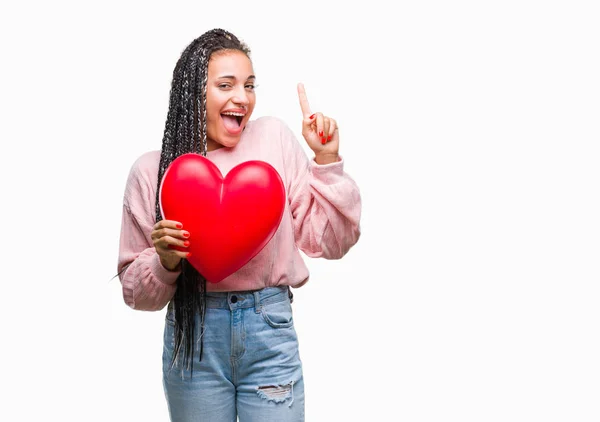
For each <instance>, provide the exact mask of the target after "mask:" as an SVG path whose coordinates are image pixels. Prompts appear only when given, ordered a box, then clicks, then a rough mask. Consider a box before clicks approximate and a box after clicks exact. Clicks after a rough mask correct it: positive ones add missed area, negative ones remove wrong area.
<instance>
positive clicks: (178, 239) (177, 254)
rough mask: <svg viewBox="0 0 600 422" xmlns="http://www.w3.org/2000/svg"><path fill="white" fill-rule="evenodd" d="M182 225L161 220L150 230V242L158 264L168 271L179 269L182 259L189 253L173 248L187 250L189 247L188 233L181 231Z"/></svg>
mask: <svg viewBox="0 0 600 422" xmlns="http://www.w3.org/2000/svg"><path fill="white" fill-rule="evenodd" d="M182 229H183V224H181V223H180V222H178V221H173V220H161V221H159V222H158V223H156V224H155V225H154V227H153V228H152V234H151V237H152V242H153V243H154V248H155V249H156V253H158V256H159V257H160V263H161V264H162V266H163V267H165V268H166V269H167V270H169V271H175V270H177V269H179V264H180V262H181V259H182V258H187V257H189V256H190V253H189V252H182V251H179V250H177V249H174V248H173V247H175V246H180V247H182V248H187V247H188V246H190V242H189V240H187V239H188V238H189V237H190V233H189V232H187V231H185V230H182Z"/></svg>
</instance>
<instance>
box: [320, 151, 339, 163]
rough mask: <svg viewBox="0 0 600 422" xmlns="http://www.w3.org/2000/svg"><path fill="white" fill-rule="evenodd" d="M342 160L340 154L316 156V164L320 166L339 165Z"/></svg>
mask: <svg viewBox="0 0 600 422" xmlns="http://www.w3.org/2000/svg"><path fill="white" fill-rule="evenodd" d="M339 160H340V156H339V154H335V153H328V154H315V162H316V163H317V164H319V165H325V164H331V163H337V162H338V161H339Z"/></svg>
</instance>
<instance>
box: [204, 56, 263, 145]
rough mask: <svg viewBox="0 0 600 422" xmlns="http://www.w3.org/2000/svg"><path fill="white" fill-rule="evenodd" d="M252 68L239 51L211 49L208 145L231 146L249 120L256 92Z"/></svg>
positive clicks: (207, 113) (207, 114)
mask: <svg viewBox="0 0 600 422" xmlns="http://www.w3.org/2000/svg"><path fill="white" fill-rule="evenodd" d="M255 79H256V78H255V76H254V70H253V68H252V63H251V62H250V59H249V58H248V56H246V55H245V54H244V53H243V52H241V51H235V50H223V51H218V52H216V53H213V54H212V56H211V57H210V60H209V62H208V78H207V81H206V135H207V136H206V137H207V140H206V142H207V149H208V151H212V150H215V149H218V148H221V147H228V148H231V147H234V146H236V145H237V143H238V142H239V141H240V137H241V135H242V131H243V130H244V128H245V127H246V124H247V123H248V121H249V120H250V116H251V115H252V111H253V110H254V105H255V104H256V95H255V93H254V83H255V82H254V81H255Z"/></svg>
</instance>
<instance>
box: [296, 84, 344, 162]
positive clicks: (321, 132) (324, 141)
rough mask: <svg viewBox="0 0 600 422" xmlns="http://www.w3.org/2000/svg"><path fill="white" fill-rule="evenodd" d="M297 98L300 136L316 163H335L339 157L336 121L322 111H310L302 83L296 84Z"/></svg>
mask: <svg viewBox="0 0 600 422" xmlns="http://www.w3.org/2000/svg"><path fill="white" fill-rule="evenodd" d="M298 98H299V99H300V108H301V109H302V115H303V119H302V136H304V139H305V140H306V143H307V144H308V146H309V147H310V149H312V150H313V152H314V153H315V161H316V162H317V164H329V163H335V162H336V161H338V159H339V155H338V151H339V145H340V139H339V131H338V126H337V122H336V121H335V120H333V119H332V118H331V117H327V116H325V115H323V113H319V112H317V113H312V112H311V111H310V106H309V104H308V98H306V92H305V91H304V85H303V84H301V83H300V84H298Z"/></svg>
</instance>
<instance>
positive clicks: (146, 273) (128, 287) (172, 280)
mask: <svg viewBox="0 0 600 422" xmlns="http://www.w3.org/2000/svg"><path fill="white" fill-rule="evenodd" d="M145 186H147V183H144V180H143V178H141V177H140V172H139V170H138V169H136V168H135V167H134V168H133V169H132V172H131V174H130V176H129V179H128V182H127V187H126V190H125V199H124V204H123V217H122V222H121V237H120V241H119V258H118V266H117V270H118V272H119V279H120V280H121V284H122V286H123V299H124V301H125V303H126V304H127V305H128V306H129V307H131V308H132V309H138V310H144V311H158V310H161V309H163V308H164V307H165V306H166V305H167V304H168V303H169V301H170V300H171V299H172V298H173V296H174V294H175V290H176V281H177V277H178V276H179V273H180V272H179V271H169V270H167V269H166V268H164V267H163V266H162V264H161V263H160V258H159V256H158V254H157V253H156V249H154V245H153V244H152V240H151V238H150V233H151V232H152V227H153V225H154V219H153V218H152V217H151V216H152V212H151V211H150V210H151V209H152V208H153V204H154V202H155V201H149V200H148V199H149V198H152V189H149V190H150V191H149V192H145V191H144V187H145ZM150 202H152V203H150Z"/></svg>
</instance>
